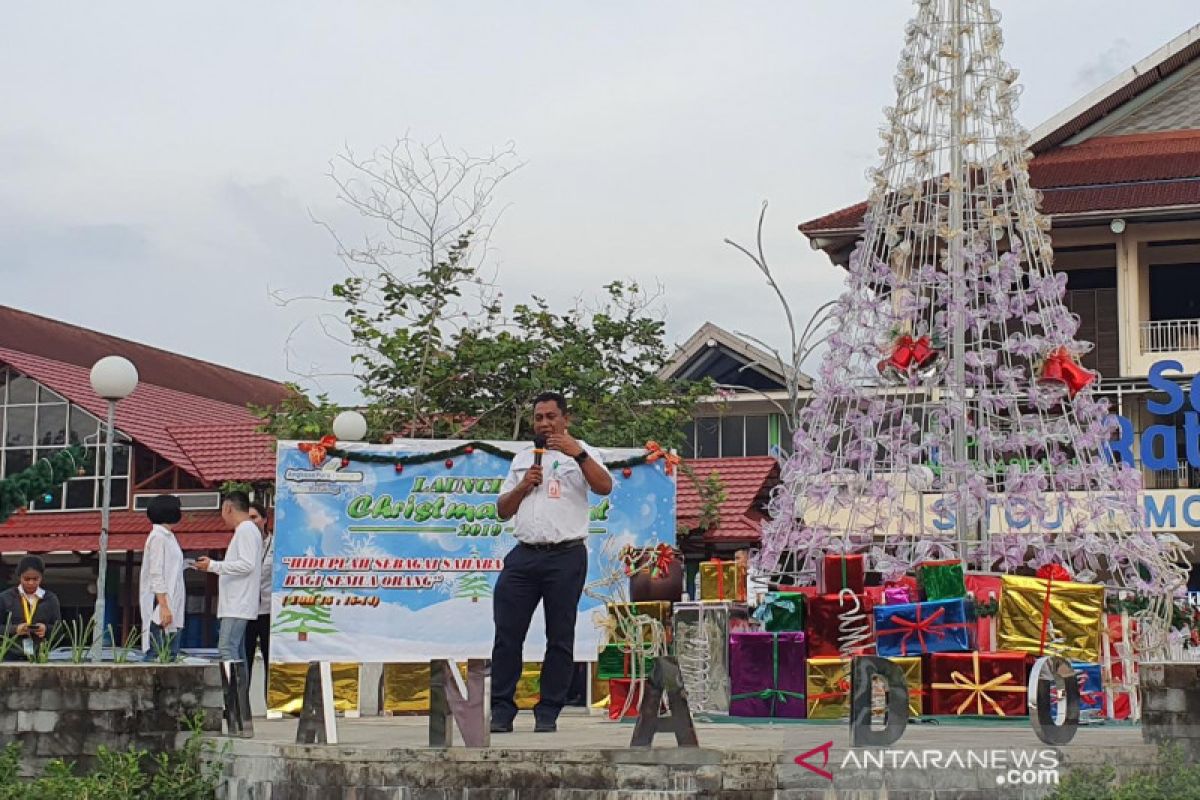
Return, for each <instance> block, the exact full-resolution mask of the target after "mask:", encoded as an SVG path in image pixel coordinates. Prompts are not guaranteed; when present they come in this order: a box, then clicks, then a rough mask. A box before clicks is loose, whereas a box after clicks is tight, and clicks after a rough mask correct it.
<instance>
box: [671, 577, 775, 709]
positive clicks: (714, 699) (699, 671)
mask: <svg viewBox="0 0 1200 800" xmlns="http://www.w3.org/2000/svg"><path fill="white" fill-rule="evenodd" d="M673 620H674V628H673V630H674V641H675V656H676V658H677V660H678V661H679V669H680V671H681V672H682V673H683V685H684V688H685V689H687V693H688V705H689V707H690V708H691V709H692V710H693V711H699V712H709V713H717V714H728V713H729V634H730V633H733V632H735V631H743V630H753V629H754V628H755V627H756V626H755V624H754V622H753V620H752V619H751V618H750V607H749V606H747V605H746V604H745V603H734V602H730V601H707V602H690V603H676V604H675V609H674V616H673Z"/></svg>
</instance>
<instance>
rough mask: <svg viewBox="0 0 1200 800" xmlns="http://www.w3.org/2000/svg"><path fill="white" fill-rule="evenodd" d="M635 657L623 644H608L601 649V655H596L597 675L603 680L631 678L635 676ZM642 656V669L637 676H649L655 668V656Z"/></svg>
mask: <svg viewBox="0 0 1200 800" xmlns="http://www.w3.org/2000/svg"><path fill="white" fill-rule="evenodd" d="M634 658H635V655H634V654H633V653H630V652H629V651H628V650H626V649H624V648H623V647H622V646H621V645H619V644H606V645H604V649H603V650H601V651H600V655H599V656H597V657H596V677H597V678H599V679H600V680H602V681H610V680H614V679H619V678H631V677H633V674H632V667H633V665H634V663H635V662H634ZM640 658H641V662H640V665H641V670H640V671H639V672H638V676H637V677H639V678H647V677H649V676H650V672H651V671H652V670H653V669H654V657H653V656H647V655H643V656H640Z"/></svg>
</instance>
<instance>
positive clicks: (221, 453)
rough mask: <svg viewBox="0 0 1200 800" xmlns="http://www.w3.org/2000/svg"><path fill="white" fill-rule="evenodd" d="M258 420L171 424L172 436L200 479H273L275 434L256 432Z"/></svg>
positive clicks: (217, 480)
mask: <svg viewBox="0 0 1200 800" xmlns="http://www.w3.org/2000/svg"><path fill="white" fill-rule="evenodd" d="M258 425H259V423H258V420H256V419H255V420H246V421H243V422H232V423H230V424H228V425H172V426H171V427H169V428H167V433H169V434H170V435H171V438H172V439H174V440H175V443H176V444H177V445H178V446H179V449H180V450H182V451H183V452H184V454H185V455H186V456H187V459H188V461H190V462H191V464H192V465H193V466H194V467H195V468H196V472H197V474H198V475H199V477H200V478H201V479H202V480H205V481H208V482H209V483H214V484H215V483H220V482H222V481H247V482H251V483H257V482H267V481H273V480H275V438H274V437H273V436H270V435H268V434H265V433H259V432H258Z"/></svg>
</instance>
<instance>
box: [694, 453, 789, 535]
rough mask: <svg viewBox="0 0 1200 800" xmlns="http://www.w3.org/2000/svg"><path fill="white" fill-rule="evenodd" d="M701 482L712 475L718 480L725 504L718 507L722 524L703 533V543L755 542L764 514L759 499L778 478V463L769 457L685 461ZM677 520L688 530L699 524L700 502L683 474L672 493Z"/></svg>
mask: <svg viewBox="0 0 1200 800" xmlns="http://www.w3.org/2000/svg"><path fill="white" fill-rule="evenodd" d="M687 465H688V466H689V467H691V469H692V471H693V472H694V473H695V474H696V478H697V479H698V480H700V481H703V480H704V479H705V478H707V477H708V476H709V475H711V474H712V473H714V472H715V473H717V474H718V475H719V476H720V477H721V482H722V483H723V484H724V486H725V495H726V497H725V502H724V503H722V504H721V511H720V515H721V522H720V525H719V526H718V527H717V528H716V529H714V530H710V531H707V532H706V533H705V534H704V541H705V542H706V543H711V542H757V541H758V539H759V537H760V535H761V526H762V521H763V519H764V515H763V513H762V512H761V511H759V509H758V507H757V506H758V502H757V501H758V500H759V498H760V497H761V496H762V495H763V494H764V493H765V492H768V491H770V489H771V488H772V486H773V485H774V484H775V483H776V482H777V481H778V478H779V462H778V461H776V460H775V458H774V457H772V456H752V457H749V458H696V459H690V460H688V461H687ZM675 504H676V520H677V521H678V522H679V523H680V524H682V525H684V526H685V527H687V528H696V527H698V526H699V525H700V512H701V509H702V508H703V505H704V504H703V501H702V500H701V499H700V493H699V492H698V491H697V490H696V487H695V485H694V484H693V483H692V481H691V480H689V479H688V477H687V476H686V475H680V476H679V481H678V488H677V489H676V491H675Z"/></svg>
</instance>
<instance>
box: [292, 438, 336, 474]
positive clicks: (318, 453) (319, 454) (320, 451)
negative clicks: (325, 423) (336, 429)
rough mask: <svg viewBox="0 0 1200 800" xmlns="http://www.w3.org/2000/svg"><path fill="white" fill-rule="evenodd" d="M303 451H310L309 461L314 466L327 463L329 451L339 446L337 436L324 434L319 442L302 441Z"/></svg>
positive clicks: (300, 448) (301, 450)
mask: <svg viewBox="0 0 1200 800" xmlns="http://www.w3.org/2000/svg"><path fill="white" fill-rule="evenodd" d="M298 447H299V450H300V452H301V453H308V461H309V463H310V464H312V465H313V466H314V467H320V466H321V465H322V464H324V463H325V456H326V454H327V453H328V451H330V450H332V449H333V448H335V447H337V437H336V436H322V437H321V441H319V442H301V443H300V444H299V445H298Z"/></svg>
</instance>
